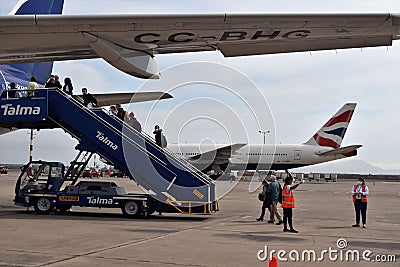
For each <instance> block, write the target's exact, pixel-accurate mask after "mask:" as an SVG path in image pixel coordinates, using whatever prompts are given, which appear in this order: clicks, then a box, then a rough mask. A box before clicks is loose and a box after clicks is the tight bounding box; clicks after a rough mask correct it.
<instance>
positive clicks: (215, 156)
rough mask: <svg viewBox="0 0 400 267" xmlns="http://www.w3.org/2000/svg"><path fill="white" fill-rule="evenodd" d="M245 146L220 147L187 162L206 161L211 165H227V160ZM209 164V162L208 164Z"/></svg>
mask: <svg viewBox="0 0 400 267" xmlns="http://www.w3.org/2000/svg"><path fill="white" fill-rule="evenodd" d="M245 145H246V144H232V145H227V146H224V147H220V148H218V149H215V150H210V151H207V152H204V153H201V154H199V155H196V156H193V157H190V158H189V161H197V160H202V161H203V160H207V161H210V160H211V161H212V163H213V164H227V163H229V158H230V157H232V155H233V154H234V153H235V151H236V150H238V149H239V148H241V147H243V146H245ZM210 163H211V162H210Z"/></svg>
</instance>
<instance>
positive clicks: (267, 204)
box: [256, 179, 273, 223]
mask: <svg viewBox="0 0 400 267" xmlns="http://www.w3.org/2000/svg"><path fill="white" fill-rule="evenodd" d="M262 186H263V190H262V192H261V193H260V194H259V195H258V199H259V200H260V201H262V202H263V205H262V207H261V215H260V217H259V218H257V219H256V221H264V215H265V209H268V210H269V212H270V213H271V192H270V191H268V188H269V184H268V180H267V179H264V181H263V182H262ZM268 223H271V222H270V221H268ZM272 223H273V222H272Z"/></svg>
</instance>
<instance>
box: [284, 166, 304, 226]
mask: <svg viewBox="0 0 400 267" xmlns="http://www.w3.org/2000/svg"><path fill="white" fill-rule="evenodd" d="M286 173H287V174H288V175H289V176H288V177H286V179H285V186H284V187H283V190H282V197H283V200H282V208H283V231H284V232H290V233H298V231H297V230H295V229H294V228H293V208H294V194H293V190H294V189H296V188H297V187H298V186H299V185H300V184H301V183H303V180H301V181H300V183H298V184H296V185H294V186H292V183H293V176H292V175H291V174H290V173H289V172H288V171H287V172H286ZM288 222H289V227H290V229H288V228H287V224H288Z"/></svg>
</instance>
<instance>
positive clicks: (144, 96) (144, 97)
mask: <svg viewBox="0 0 400 267" xmlns="http://www.w3.org/2000/svg"><path fill="white" fill-rule="evenodd" d="M92 95H93V96H94V97H95V98H96V99H97V102H98V105H99V106H100V107H102V106H111V105H116V104H129V103H137V102H145V101H151V100H160V99H168V98H172V95H170V94H168V93H163V92H138V93H116V94H92ZM78 96H79V97H81V98H82V95H78Z"/></svg>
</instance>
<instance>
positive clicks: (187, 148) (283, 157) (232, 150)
mask: <svg viewBox="0 0 400 267" xmlns="http://www.w3.org/2000/svg"><path fill="white" fill-rule="evenodd" d="M356 105H357V104H356V103H346V104H344V105H343V107H341V108H340V109H339V111H338V112H336V113H335V114H334V115H333V116H332V117H331V118H330V119H329V120H328V122H326V123H325V124H324V125H323V126H322V127H321V128H320V129H319V130H318V131H317V132H316V133H315V134H314V135H313V136H311V138H309V139H308V140H307V141H306V142H304V143H303V144H241V143H237V144H232V145H226V144H215V145H211V144H201V145H200V144H171V145H168V149H169V150H171V151H173V153H175V154H176V155H178V156H180V157H183V158H185V159H186V160H188V161H189V162H190V163H191V164H193V165H194V166H196V167H197V168H198V169H200V170H202V171H203V172H211V173H212V176H213V177H215V178H216V177H218V176H220V175H221V174H222V173H223V172H224V171H225V172H226V173H228V172H229V171H242V170H250V171H264V170H288V169H292V168H298V167H304V166H308V165H313V164H318V163H323V162H327V161H332V160H337V159H342V158H347V157H353V156H356V155H357V149H358V148H360V147H361V146H362V145H350V146H345V147H341V146H340V145H341V143H342V141H343V138H344V135H345V133H346V131H347V128H348V126H349V123H350V120H351V118H352V115H353V113H354V110H355V108H356Z"/></svg>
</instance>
